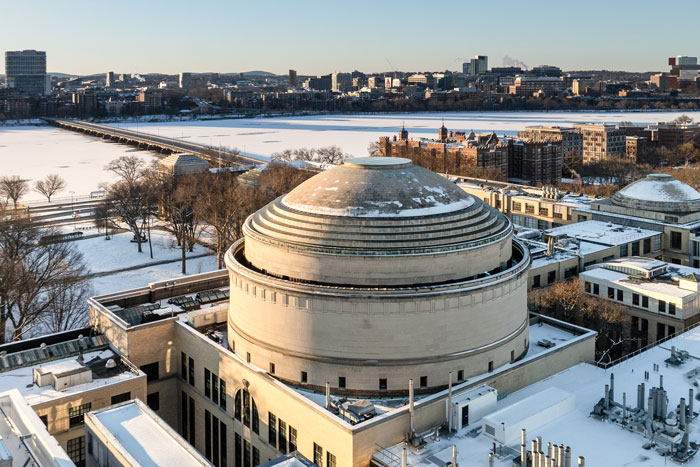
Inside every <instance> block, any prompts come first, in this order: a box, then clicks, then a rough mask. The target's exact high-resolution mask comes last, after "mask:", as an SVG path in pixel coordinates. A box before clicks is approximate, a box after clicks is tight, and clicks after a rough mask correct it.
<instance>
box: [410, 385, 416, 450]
mask: <svg viewBox="0 0 700 467" xmlns="http://www.w3.org/2000/svg"><path fill="white" fill-rule="evenodd" d="M408 412H409V415H410V418H411V439H413V435H415V434H416V421H415V413H414V412H413V379H409V380H408Z"/></svg>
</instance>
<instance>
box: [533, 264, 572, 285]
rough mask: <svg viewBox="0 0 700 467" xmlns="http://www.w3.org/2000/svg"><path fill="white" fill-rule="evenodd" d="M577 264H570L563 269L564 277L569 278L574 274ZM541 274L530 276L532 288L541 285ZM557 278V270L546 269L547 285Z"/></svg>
mask: <svg viewBox="0 0 700 467" xmlns="http://www.w3.org/2000/svg"><path fill="white" fill-rule="evenodd" d="M577 271H578V266H571V267H569V268H566V269H564V279H570V278H571V277H574V276H575V275H576V272H577ZM540 276H541V274H536V275H534V276H532V288H533V289H536V288H537V287H542V280H541V277H540ZM556 280H557V271H547V285H550V284H553V283H554V282H555V281H556Z"/></svg>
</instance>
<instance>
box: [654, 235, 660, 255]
mask: <svg viewBox="0 0 700 467" xmlns="http://www.w3.org/2000/svg"><path fill="white" fill-rule="evenodd" d="M660 249H661V235H657V236H656V237H654V251H659V250H660Z"/></svg>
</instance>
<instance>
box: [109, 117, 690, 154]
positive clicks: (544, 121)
mask: <svg viewBox="0 0 700 467" xmlns="http://www.w3.org/2000/svg"><path fill="white" fill-rule="evenodd" d="M683 114H685V115H688V116H690V117H691V118H693V119H694V120H700V112H445V113H416V114H382V115H316V116H309V117H275V118H255V119H231V120H208V121H188V122H163V123H139V124H138V125H137V124H135V123H121V124H119V126H120V127H122V128H128V129H131V130H136V129H137V126H138V131H142V132H147V133H152V134H158V135H160V136H168V137H171V138H178V139H184V140H186V141H195V142H198V143H201V144H207V145H210V146H224V147H231V148H237V149H238V150H240V151H243V152H245V153H248V154H255V155H260V156H270V155H271V154H272V153H275V152H278V151H282V150H284V149H296V148H302V147H307V148H319V147H324V146H330V145H337V146H340V147H341V148H342V149H343V151H345V152H347V153H349V154H352V155H354V156H366V155H367V145H368V144H369V143H371V142H372V141H376V140H377V139H378V138H379V137H380V136H393V135H395V134H396V133H398V131H399V130H400V129H401V126H402V125H403V124H405V125H406V129H407V130H408V133H409V137H411V136H420V137H436V136H437V130H438V128H439V127H440V125H442V121H443V119H444V121H445V126H446V127H447V128H448V129H450V130H465V131H470V130H474V131H475V132H477V133H479V132H485V131H491V130H495V131H496V132H497V133H498V134H499V135H500V134H504V133H506V134H511V135H512V134H515V133H517V132H518V131H519V130H522V129H524V128H525V127H526V126H528V125H560V126H569V125H572V124H573V123H615V124H617V123H619V122H621V121H631V122H634V123H637V124H649V123H656V122H666V121H670V120H673V119H674V118H676V117H678V116H679V115H683ZM114 126H116V124H115V125H114Z"/></svg>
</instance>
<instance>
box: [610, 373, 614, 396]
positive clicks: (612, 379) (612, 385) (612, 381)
mask: <svg viewBox="0 0 700 467" xmlns="http://www.w3.org/2000/svg"><path fill="white" fill-rule="evenodd" d="M610 402H615V374H614V373H610Z"/></svg>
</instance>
